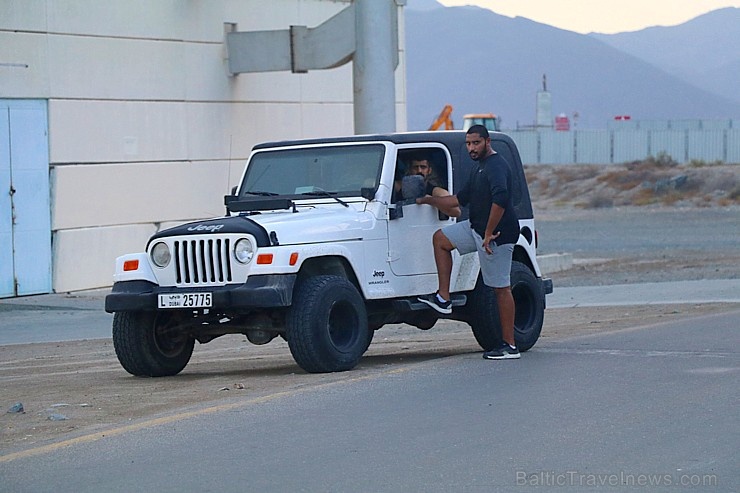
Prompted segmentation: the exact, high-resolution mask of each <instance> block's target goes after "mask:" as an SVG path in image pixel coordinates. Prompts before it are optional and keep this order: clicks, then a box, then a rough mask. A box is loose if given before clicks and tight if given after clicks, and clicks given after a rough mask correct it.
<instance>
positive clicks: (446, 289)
mask: <svg viewBox="0 0 740 493" xmlns="http://www.w3.org/2000/svg"><path fill="white" fill-rule="evenodd" d="M432 246H433V247H434V263H435V264H437V279H438V282H439V295H440V296H441V297H442V298H444V299H445V300H447V301H449V300H450V277H451V276H452V250H454V249H455V246H454V245H453V244H452V243H451V242H450V240H449V239H448V238H447V237H446V236H445V234H444V233H443V232H442V230H441V229H438V230H437V231H436V232H435V233H434V236H432Z"/></svg>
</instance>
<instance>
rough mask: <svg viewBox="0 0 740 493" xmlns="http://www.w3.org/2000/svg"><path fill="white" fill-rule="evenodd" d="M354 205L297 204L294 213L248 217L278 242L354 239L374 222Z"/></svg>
mask: <svg viewBox="0 0 740 493" xmlns="http://www.w3.org/2000/svg"><path fill="white" fill-rule="evenodd" d="M358 205H359V204H350V206H349V207H344V206H341V205H339V204H316V205H313V206H309V207H305V206H298V208H297V211H298V212H292V211H280V212H269V213H263V214H255V215H253V216H250V219H251V220H253V221H255V223H257V224H259V225H260V226H262V227H263V228H264V229H265V230H266V231H267V233H268V235H269V236H270V237H272V236H273V232H274V236H276V237H277V241H278V242H279V244H280V245H296V244H303V243H320V242H327V241H346V240H355V239H362V238H363V237H364V236H365V231H366V230H369V229H371V228H372V227H373V223H374V218H373V216H372V214H370V213H369V212H365V211H364V210H357V209H356V207H357V206H358ZM273 240H274V238H273Z"/></svg>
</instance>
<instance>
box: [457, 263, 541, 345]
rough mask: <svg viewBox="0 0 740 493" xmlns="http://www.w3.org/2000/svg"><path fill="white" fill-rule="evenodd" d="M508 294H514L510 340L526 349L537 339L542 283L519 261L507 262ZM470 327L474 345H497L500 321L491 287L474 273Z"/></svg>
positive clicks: (499, 336) (539, 330)
mask: <svg viewBox="0 0 740 493" xmlns="http://www.w3.org/2000/svg"><path fill="white" fill-rule="evenodd" d="M511 294H512V296H513V297H514V307H515V308H514V309H515V312H514V339H515V341H516V345H517V348H518V349H519V351H522V352H524V351H527V350H528V349H530V348H531V347H532V346H534V344H535V343H536V342H537V339H539V337H540V332H541V331H542V322H543V319H544V315H545V299H544V294H543V292H542V283H541V282H540V280H539V279H537V278H536V277H535V275H534V274H533V273H532V271H531V270H530V269H529V267H527V266H526V265H524V264H523V263H521V262H517V261H513V262H512V263H511ZM470 298H471V299H470V302H469V305H470V307H471V310H470V326H471V327H472V329H473V335H475V339H476V340H477V341H478V344H480V346H481V347H482V348H483V349H484V350H486V351H487V350H489V349H494V348H497V347H499V346H500V345H501V342H502V339H501V320H500V319H499V314H498V302H497V301H496V294H495V293H494V291H493V288H490V287H488V286H486V285H485V284H483V278H482V277H481V275H480V274H479V275H478V281H477V282H476V283H475V289H473V292H472V293H471V295H470Z"/></svg>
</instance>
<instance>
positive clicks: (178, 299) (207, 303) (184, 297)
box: [159, 293, 213, 308]
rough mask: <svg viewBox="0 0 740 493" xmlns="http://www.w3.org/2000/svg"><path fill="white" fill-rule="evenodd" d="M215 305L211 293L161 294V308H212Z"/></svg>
mask: <svg viewBox="0 0 740 493" xmlns="http://www.w3.org/2000/svg"><path fill="white" fill-rule="evenodd" d="M211 306H213V295H212V294H211V293H176V294H160V295H159V308H210V307H211Z"/></svg>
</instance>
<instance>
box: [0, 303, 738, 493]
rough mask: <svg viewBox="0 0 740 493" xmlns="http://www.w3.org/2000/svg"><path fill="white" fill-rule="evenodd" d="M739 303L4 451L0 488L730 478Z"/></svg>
mask: <svg viewBox="0 0 740 493" xmlns="http://www.w3.org/2000/svg"><path fill="white" fill-rule="evenodd" d="M739 316H740V312H737V311H735V312H733V313H728V314H722V315H711V316H705V317H701V318H693V319H687V320H684V321H678V322H671V323H662V324H658V325H654V326H650V327H643V328H639V329H630V330H623V331H619V332H614V333H607V334H599V335H592V336H582V337H577V338H570V339H566V340H562V341H559V342H558V341H549V342H546V343H543V344H541V345H538V350H537V351H536V352H531V353H527V354H526V355H524V357H523V358H522V360H519V361H507V362H486V361H483V360H481V358H480V355H479V354H477V353H476V354H463V355H459V356H453V357H447V358H444V359H441V360H432V361H428V362H425V363H420V364H416V365H408V366H405V367H402V368H399V367H394V369H389V370H388V371H387V372H382V373H380V374H376V375H373V376H370V377H366V378H354V379H353V378H352V377H351V376H349V377H348V378H347V379H344V380H342V381H338V382H333V383H330V384H326V385H324V386H319V387H312V388H305V389H302V388H300V387H297V388H293V389H291V390H288V391H284V392H281V393H279V394H273V395H264V396H253V397H251V398H249V399H245V400H244V401H238V402H232V403H229V404H227V405H221V406H215V407H210V408H205V409H203V408H200V409H192V410H186V411H182V412H181V413H180V414H176V415H169V416H162V417H161V418H159V419H154V420H148V421H146V422H140V423H130V424H128V425H124V426H119V427H118V428H114V429H108V430H106V432H105V433H103V434H102V435H101V434H98V435H90V436H88V437H87V438H86V437H80V438H78V439H77V440H72V441H69V442H66V443H63V444H61V445H59V444H58V445H54V444H52V445H50V446H49V447H47V448H41V449H35V450H31V451H25V452H21V453H20V454H17V455H9V456H3V457H1V458H0V478H1V480H0V490H2V491H13V492H46V491H48V492H55V493H57V492H66V491H74V492H88V491H89V492H98V491H110V492H117V491H122V492H123V491H125V492H128V491H159V492H170V491H172V492H175V491H177V492H180V491H218V492H229V491H234V492H243V491H373V492H380V491H445V492H447V491H513V490H516V491H549V490H551V489H553V487H562V491H585V490H593V489H596V487H597V486H599V485H602V486H606V487H607V488H606V489H616V490H620V489H625V488H626V489H642V490H646V491H673V490H675V489H676V487H677V485H678V486H684V487H688V486H693V487H695V488H696V490H698V491H737V490H738V488H740V469H738V468H737V464H738V462H739V459H740V453H739V452H738V447H737V444H738V443H740V423H739V421H738V415H737V406H738V402H737V396H738V392H737V391H738V372H739V371H740V355H739V354H738V348H740V332H739V331H738V330H737V320H738V317H739Z"/></svg>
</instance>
